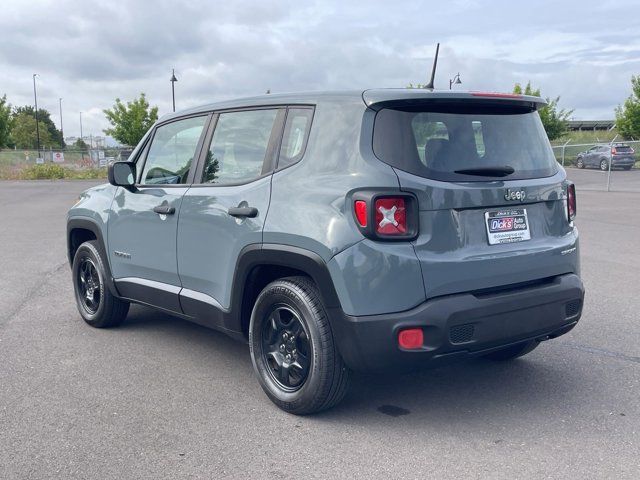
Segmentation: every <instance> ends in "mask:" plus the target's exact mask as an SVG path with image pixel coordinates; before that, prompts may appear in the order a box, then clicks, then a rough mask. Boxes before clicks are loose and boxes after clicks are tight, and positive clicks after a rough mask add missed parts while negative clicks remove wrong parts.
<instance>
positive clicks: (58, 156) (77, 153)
mask: <svg viewBox="0 0 640 480" xmlns="http://www.w3.org/2000/svg"><path fill="white" fill-rule="evenodd" d="M131 151H132V149H131V148H128V147H127V148H120V147H114V148H99V149H98V148H96V149H92V148H86V149H77V148H68V149H41V150H40V153H39V154H38V151H37V150H35V149H33V150H20V149H4V150H0V179H21V178H33V175H34V174H38V173H42V172H45V175H52V178H65V177H66V178H74V177H78V178H106V167H107V164H108V163H109V162H112V161H119V160H126V159H127V158H128V157H129V154H130V153H131Z"/></svg>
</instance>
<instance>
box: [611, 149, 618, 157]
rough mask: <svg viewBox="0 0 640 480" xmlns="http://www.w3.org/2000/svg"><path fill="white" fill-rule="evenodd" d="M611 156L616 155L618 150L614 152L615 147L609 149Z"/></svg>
mask: <svg viewBox="0 0 640 480" xmlns="http://www.w3.org/2000/svg"><path fill="white" fill-rule="evenodd" d="M611 154H612V155H617V154H618V150H616V147H613V148H612V149H611Z"/></svg>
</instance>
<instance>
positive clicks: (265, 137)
mask: <svg viewBox="0 0 640 480" xmlns="http://www.w3.org/2000/svg"><path fill="white" fill-rule="evenodd" d="M277 113H278V110H276V109H269V110H246V111H241V112H228V113H221V114H220V116H219V117H218V122H217V123H216V129H215V131H214V133H213V138H212V139H211V146H210V147H209V151H208V152H207V159H206V162H205V166H204V172H203V178H202V181H203V183H214V184H217V185H224V184H237V183H246V182H249V181H251V180H254V179H256V178H258V177H259V176H260V175H261V174H262V167H263V165H264V160H265V155H266V153H267V147H268V146H269V139H270V138H271V130H272V129H273V124H274V122H275V119H276V115H277Z"/></svg>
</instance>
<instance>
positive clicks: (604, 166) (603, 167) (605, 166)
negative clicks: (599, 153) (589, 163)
mask: <svg viewBox="0 0 640 480" xmlns="http://www.w3.org/2000/svg"><path fill="white" fill-rule="evenodd" d="M600 170H602V171H606V170H609V162H608V161H607V159H606V158H603V159H602V160H600Z"/></svg>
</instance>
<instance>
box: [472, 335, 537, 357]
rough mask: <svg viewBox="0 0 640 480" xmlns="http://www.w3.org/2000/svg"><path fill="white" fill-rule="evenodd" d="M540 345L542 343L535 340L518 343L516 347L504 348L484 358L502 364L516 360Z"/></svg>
mask: <svg viewBox="0 0 640 480" xmlns="http://www.w3.org/2000/svg"><path fill="white" fill-rule="evenodd" d="M538 345H540V342H536V341H535V340H531V341H529V342H522V343H517V344H515V345H511V346H510V347H506V348H502V349H500V350H496V351H494V352H491V353H488V354H486V355H484V358H488V359H489V360H495V361H500V362H504V361H508V360H514V359H516V358H518V357H522V356H524V355H526V354H527V353H529V352H531V351H532V350H535V349H536V347H537V346H538Z"/></svg>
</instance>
